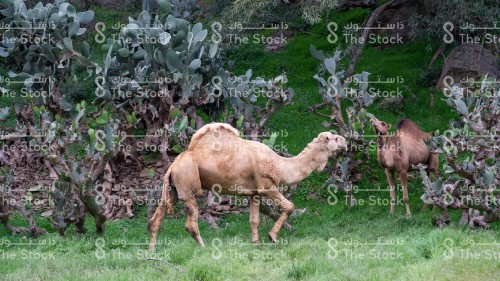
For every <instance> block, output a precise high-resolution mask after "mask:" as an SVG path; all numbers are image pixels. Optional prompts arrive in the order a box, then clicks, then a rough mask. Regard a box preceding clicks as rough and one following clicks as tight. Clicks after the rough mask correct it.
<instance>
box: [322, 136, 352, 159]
mask: <svg viewBox="0 0 500 281" xmlns="http://www.w3.org/2000/svg"><path fill="white" fill-rule="evenodd" d="M318 139H319V140H320V142H321V143H323V144H324V145H325V147H326V148H327V149H328V151H329V152H330V155H333V154H335V152H337V151H338V150H339V149H344V150H347V143H346V141H345V138H344V137H342V136H339V135H334V134H332V133H330V132H323V133H321V134H319V136H318Z"/></svg>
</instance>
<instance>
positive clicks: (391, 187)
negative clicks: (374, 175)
mask: <svg viewBox="0 0 500 281" xmlns="http://www.w3.org/2000/svg"><path fill="white" fill-rule="evenodd" d="M385 175H386V177H387V182H388V183H389V191H390V193H391V210H390V212H389V213H390V214H391V215H394V205H395V204H396V186H395V185H394V170H389V169H385Z"/></svg>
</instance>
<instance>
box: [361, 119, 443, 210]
mask: <svg viewBox="0 0 500 281" xmlns="http://www.w3.org/2000/svg"><path fill="white" fill-rule="evenodd" d="M370 123H371V124H372V126H373V128H374V129H375V132H376V133H377V135H378V143H377V160H378V162H379V163H380V165H381V166H382V167H383V168H384V169H385V175H386V176H387V181H388V183H389V190H390V193H391V211H390V214H391V215H394V204H395V203H396V189H395V184H394V172H395V171H396V172H398V174H399V177H400V180H401V185H402V186H403V201H404V202H405V205H406V217H407V218H410V217H411V212H410V205H409V203H408V172H409V171H410V169H411V167H412V165H417V164H426V165H427V173H429V172H433V173H434V174H435V175H436V176H437V173H438V155H437V154H435V153H431V152H430V151H429V149H428V148H427V145H426V144H425V141H426V140H430V138H431V137H432V135H431V134H430V133H426V132H423V131H422V130H421V129H420V128H419V127H418V126H417V125H416V124H415V123H413V122H412V121H410V120H408V119H403V120H400V121H399V122H398V124H397V131H396V134H395V135H393V136H389V135H388V132H389V129H390V128H391V125H390V124H387V123H385V122H383V121H379V120H378V119H377V118H371V120H370Z"/></svg>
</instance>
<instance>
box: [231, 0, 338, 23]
mask: <svg viewBox="0 0 500 281" xmlns="http://www.w3.org/2000/svg"><path fill="white" fill-rule="evenodd" d="M337 5H338V0H320V1H315V0H306V1H300V2H293V1H287V0H273V1H251V0H243V1H235V2H233V3H232V4H231V5H230V6H229V7H227V10H226V12H225V15H226V18H230V19H234V18H237V19H238V20H239V21H241V22H259V23H260V22H277V21H287V20H288V19H290V18H295V17H296V16H297V15H300V16H302V18H303V19H304V20H305V21H306V22H307V23H309V24H315V23H319V22H321V16H322V14H323V13H325V12H328V11H330V10H331V9H333V8H335V7H337ZM270 11H271V12H270Z"/></svg>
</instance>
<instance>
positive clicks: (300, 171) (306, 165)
mask: <svg viewBox="0 0 500 281" xmlns="http://www.w3.org/2000/svg"><path fill="white" fill-rule="evenodd" d="M281 158H282V159H281V160H282V161H280V162H281V167H280V170H281V173H282V176H281V182H280V184H285V185H292V184H296V183H298V182H301V181H302V180H304V179H305V178H307V177H308V176H309V175H310V174H311V173H312V172H313V171H315V170H317V171H321V170H323V169H324V168H325V166H326V164H327V163H328V155H327V154H326V153H324V152H321V151H318V149H313V148H310V147H307V148H306V149H304V150H303V151H302V152H301V153H300V154H299V155H297V156H295V157H291V158H285V157H281Z"/></svg>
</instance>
